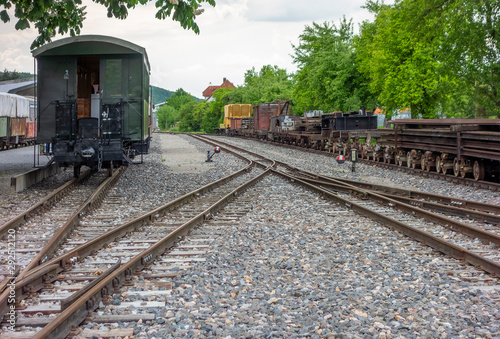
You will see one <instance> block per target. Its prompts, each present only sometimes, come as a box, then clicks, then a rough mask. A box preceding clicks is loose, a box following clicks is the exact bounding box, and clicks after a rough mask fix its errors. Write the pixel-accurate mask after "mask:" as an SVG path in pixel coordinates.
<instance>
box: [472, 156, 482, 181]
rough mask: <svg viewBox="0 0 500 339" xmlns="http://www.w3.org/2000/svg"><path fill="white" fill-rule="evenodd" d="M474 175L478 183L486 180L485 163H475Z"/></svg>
mask: <svg viewBox="0 0 500 339" xmlns="http://www.w3.org/2000/svg"><path fill="white" fill-rule="evenodd" d="M472 173H473V174H474V179H475V180H476V181H479V180H483V179H484V162H482V161H478V160H476V161H474V166H473V167H472Z"/></svg>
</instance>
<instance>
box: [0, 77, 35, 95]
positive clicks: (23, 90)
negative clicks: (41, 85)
mask: <svg viewBox="0 0 500 339" xmlns="http://www.w3.org/2000/svg"><path fill="white" fill-rule="evenodd" d="M35 84H36V82H35V81H34V80H33V78H31V79H29V78H28V79H16V80H6V81H0V93H13V94H19V95H23V96H33V95H34V91H35V90H34V88H35Z"/></svg>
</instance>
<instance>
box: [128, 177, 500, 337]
mask: <svg viewBox="0 0 500 339" xmlns="http://www.w3.org/2000/svg"><path fill="white" fill-rule="evenodd" d="M250 196H251V199H252V200H253V201H255V202H254V203H252V207H253V210H252V211H251V212H250V213H248V214H247V215H246V216H245V217H244V218H243V219H242V220H241V221H240V222H237V223H235V224H234V225H232V227H231V228H230V230H229V229H228V232H227V233H226V234H224V235H222V236H218V237H216V240H215V241H214V242H213V244H212V247H211V252H210V255H209V257H208V258H207V261H206V262H201V263H197V264H196V267H195V268H194V269H193V270H191V271H187V272H186V273H185V274H183V276H182V277H180V278H176V279H174V280H173V281H174V289H173V296H171V297H167V306H166V311H165V310H162V309H160V310H149V312H155V313H157V317H158V318H157V320H156V321H155V322H150V323H147V322H146V323H145V324H129V325H128V326H132V327H134V329H135V334H136V335H137V336H138V337H141V338H145V337H148V338H184V337H186V338H191V337H199V338H205V337H217V338H338V337H346V338H365V337H376V338H478V337H480V338H486V337H493V336H497V337H498V336H500V311H499V306H500V302H499V301H498V295H495V296H494V297H495V298H496V300H491V299H490V296H488V295H486V294H483V292H481V291H478V290H476V288H477V286H481V285H488V284H489V283H488V282H486V283H475V284H473V283H467V282H463V281H461V280H459V279H458V278H456V277H453V276H450V275H448V271H447V270H446V269H444V267H447V266H446V264H447V263H448V262H454V261H453V260H451V261H449V260H447V259H445V258H444V257H443V256H441V255H440V254H437V253H435V252H433V251H432V250H431V249H429V248H427V247H424V246H420V245H418V244H415V243H414V242H412V241H410V240H408V239H407V238H405V237H404V236H402V235H400V234H398V233H396V232H392V231H390V230H388V229H387V228H385V227H383V226H381V225H379V224H377V223H374V222H372V221H371V220H369V219H367V218H364V217H361V216H358V215H353V214H349V212H348V211H346V210H344V209H343V208H340V207H337V206H335V205H333V204H332V203H331V202H328V201H324V200H322V199H321V198H319V197H318V196H317V195H316V194H313V193H310V192H307V191H304V190H303V189H301V188H298V187H296V186H293V185H291V184H289V183H287V182H284V181H283V180H282V179H279V178H277V177H274V176H272V177H267V178H266V179H265V180H264V181H263V182H261V183H259V184H258V185H256V186H255V188H254V189H253V190H252V191H249V192H247V193H246V194H244V195H243V196H242V197H241V199H245V198H247V197H250ZM193 233H194V234H205V235H207V234H208V235H211V230H210V228H209V229H203V228H201V229H198V230H196V231H195V232H193ZM490 281H491V279H490ZM124 325H125V326H126V324H124Z"/></svg>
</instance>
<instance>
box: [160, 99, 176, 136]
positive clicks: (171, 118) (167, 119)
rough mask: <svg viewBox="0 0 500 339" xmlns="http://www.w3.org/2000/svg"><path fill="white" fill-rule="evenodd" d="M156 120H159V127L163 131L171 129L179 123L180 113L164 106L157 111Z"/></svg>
mask: <svg viewBox="0 0 500 339" xmlns="http://www.w3.org/2000/svg"><path fill="white" fill-rule="evenodd" d="M156 119H157V120H158V127H160V128H161V129H162V130H167V129H170V127H171V126H173V125H175V123H176V122H177V121H179V111H178V110H176V109H175V108H174V107H172V106H168V105H162V106H161V107H160V108H159V109H158V110H157V111H156Z"/></svg>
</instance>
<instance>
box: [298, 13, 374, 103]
mask: <svg viewBox="0 0 500 339" xmlns="http://www.w3.org/2000/svg"><path fill="white" fill-rule="evenodd" d="M353 38H354V34H353V23H352V20H349V21H348V20H347V19H346V18H343V19H342V20H341V21H340V25H338V27H337V26H336V25H335V24H334V23H329V22H324V23H323V24H318V23H315V22H313V24H312V25H311V26H306V27H305V29H304V32H303V33H302V34H301V35H300V36H299V44H298V45H297V46H295V45H292V46H293V49H294V51H295V55H293V56H292V57H293V61H294V63H296V64H297V65H298V71H297V75H296V87H295V89H294V92H293V94H294V96H295V100H296V103H297V106H298V107H300V108H304V109H305V110H312V109H321V110H323V111H326V112H329V111H337V110H341V111H344V112H348V111H350V110H359V109H360V108H361V106H362V105H365V106H366V107H370V106H374V102H373V100H372V99H371V97H370V95H369V93H368V91H367V84H366V83H365V82H364V81H363V80H362V78H361V77H360V74H359V72H358V65H357V64H356V60H355V49H354V44H353Z"/></svg>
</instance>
